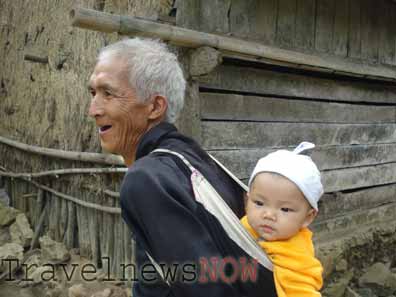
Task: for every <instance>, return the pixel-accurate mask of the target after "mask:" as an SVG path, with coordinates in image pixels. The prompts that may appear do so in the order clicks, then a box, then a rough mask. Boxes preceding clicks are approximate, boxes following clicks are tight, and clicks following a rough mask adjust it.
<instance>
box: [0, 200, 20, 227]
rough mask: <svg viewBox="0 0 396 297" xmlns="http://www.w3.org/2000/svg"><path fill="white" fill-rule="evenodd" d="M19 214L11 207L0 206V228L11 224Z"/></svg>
mask: <svg viewBox="0 0 396 297" xmlns="http://www.w3.org/2000/svg"><path fill="white" fill-rule="evenodd" d="M19 213H20V211H19V210H17V209H15V208H13V207H5V206H4V205H3V204H0V227H4V226H8V225H10V224H12V223H13V222H14V221H15V219H16V217H17V215H18V214H19Z"/></svg>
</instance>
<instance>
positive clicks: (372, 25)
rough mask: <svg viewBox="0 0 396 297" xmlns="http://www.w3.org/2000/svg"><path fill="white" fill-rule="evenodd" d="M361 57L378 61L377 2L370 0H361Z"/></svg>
mask: <svg viewBox="0 0 396 297" xmlns="http://www.w3.org/2000/svg"><path fill="white" fill-rule="evenodd" d="M361 3H362V15H361V23H360V25H361V28H362V58H363V59H366V60H368V61H370V62H376V61H378V46H379V32H378V19H379V12H378V3H377V2H376V1H372V0H362V1H361Z"/></svg>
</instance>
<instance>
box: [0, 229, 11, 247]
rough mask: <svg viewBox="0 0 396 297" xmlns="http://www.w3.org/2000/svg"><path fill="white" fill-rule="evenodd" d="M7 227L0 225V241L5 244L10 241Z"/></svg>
mask: <svg viewBox="0 0 396 297" xmlns="http://www.w3.org/2000/svg"><path fill="white" fill-rule="evenodd" d="M8 230H9V228H8V227H0V242H1V244H6V243H10V242H11V235H10V232H9V231H8Z"/></svg>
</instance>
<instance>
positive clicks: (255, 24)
mask: <svg viewBox="0 0 396 297" xmlns="http://www.w3.org/2000/svg"><path fill="white" fill-rule="evenodd" d="M243 1H244V0H242V2H243ZM253 3H254V4H252V5H250V6H249V12H248V15H249V22H250V34H251V36H252V37H253V38H257V39H260V40H261V41H262V42H263V43H264V44H269V45H272V44H274V43H275V36H276V22H277V21H276V20H277V6H278V0H266V1H253ZM231 11H232V6H231Z"/></svg>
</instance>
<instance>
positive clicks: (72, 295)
mask: <svg viewBox="0 0 396 297" xmlns="http://www.w3.org/2000/svg"><path fill="white" fill-rule="evenodd" d="M68 297H88V290H87V289H86V288H85V287H84V286H83V285H82V284H79V285H74V286H72V287H70V288H69V291H68Z"/></svg>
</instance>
